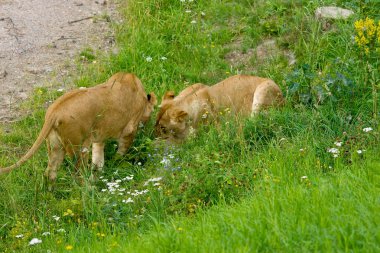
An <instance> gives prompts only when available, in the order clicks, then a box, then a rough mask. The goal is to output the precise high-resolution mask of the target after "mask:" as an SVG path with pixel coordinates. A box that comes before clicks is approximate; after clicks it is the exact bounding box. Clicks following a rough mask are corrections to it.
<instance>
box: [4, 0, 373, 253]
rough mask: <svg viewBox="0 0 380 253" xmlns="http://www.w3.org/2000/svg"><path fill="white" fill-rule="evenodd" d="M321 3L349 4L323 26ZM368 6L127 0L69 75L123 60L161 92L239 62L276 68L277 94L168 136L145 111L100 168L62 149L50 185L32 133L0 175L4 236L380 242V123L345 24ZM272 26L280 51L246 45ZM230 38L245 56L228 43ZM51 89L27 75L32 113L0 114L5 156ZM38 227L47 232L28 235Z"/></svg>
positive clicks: (7, 240)
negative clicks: (128, 139)
mask: <svg viewBox="0 0 380 253" xmlns="http://www.w3.org/2000/svg"><path fill="white" fill-rule="evenodd" d="M324 4H336V5H340V6H344V7H349V8H352V9H353V10H355V11H356V13H357V14H355V15H354V17H352V18H350V19H348V20H342V21H339V20H337V21H332V20H330V21H329V22H331V24H330V25H331V28H330V29H329V30H324V28H323V24H322V23H321V21H318V20H316V19H315V18H314V17H313V15H314V10H315V8H316V7H318V6H321V5H324ZM370 10H372V9H371V8H367V7H363V6H360V5H359V4H357V3H356V1H348V2H347V1H344V2H343V1H337V2H334V1H312V2H310V1H308V2H306V1H280V0H272V1H248V0H235V1H232V0H230V1H227V0H226V1H216V0H212V1H184V2H181V1H174V0H146V1H129V3H128V5H127V6H126V7H123V8H121V14H122V15H123V16H124V17H125V22H124V23H123V24H121V25H120V24H119V25H118V24H114V28H115V31H116V34H117V44H118V47H119V53H118V54H114V55H102V54H101V52H99V53H98V54H96V56H95V57H96V63H82V64H81V65H79V67H80V68H81V69H83V73H82V74H81V75H80V76H78V79H77V80H76V82H75V86H78V87H79V86H92V85H95V84H97V83H100V82H102V81H104V80H106V79H107V77H109V76H110V75H111V74H112V73H115V72H117V71H128V72H133V73H135V74H136V75H137V76H139V77H140V79H141V80H142V82H143V84H144V86H145V89H146V91H154V92H155V93H156V94H158V95H159V96H161V95H162V94H163V93H164V92H165V91H166V90H168V89H171V90H175V91H180V90H182V89H183V88H184V87H186V86H187V85H188V84H192V83H195V82H204V83H206V84H213V83H216V82H218V81H220V80H222V79H223V78H226V77H228V76H230V75H232V74H236V73H240V72H242V73H246V74H254V75H260V76H266V77H270V78H273V79H274V80H275V81H276V83H278V84H279V85H280V86H281V89H282V90H283V91H284V94H285V95H287V105H286V107H285V108H283V109H281V110H271V111H268V112H266V113H264V114H262V115H259V116H258V117H256V118H251V119H242V118H238V119H236V118H235V117H234V116H233V115H229V114H226V115H224V116H222V117H221V120H220V121H219V122H215V123H214V124H211V125H207V126H202V127H201V128H200V130H199V131H198V133H197V134H196V135H195V136H193V137H191V138H189V139H188V140H187V141H186V142H185V143H183V144H182V145H181V146H178V147H175V148H169V147H157V146H155V145H153V138H154V136H153V120H152V121H151V122H150V123H149V124H148V125H147V126H146V127H145V128H144V129H141V131H140V132H139V134H138V136H137V137H136V140H135V142H134V144H133V147H132V148H131V149H130V150H129V152H128V154H126V155H125V156H123V157H116V156H115V151H116V150H115V146H114V144H115V143H114V142H113V141H112V140H111V141H109V143H107V147H106V164H105V169H104V174H103V175H101V178H100V179H99V182H97V183H96V184H91V183H90V182H88V180H87V178H88V177H89V175H88V174H89V171H83V182H80V181H78V180H75V179H74V177H73V176H72V175H71V174H72V173H74V169H73V165H72V161H70V160H67V161H65V164H64V166H62V167H61V170H60V171H59V175H58V182H57V185H56V188H55V190H54V191H53V192H48V191H47V190H46V189H45V188H44V181H43V171H44V169H45V167H46V164H47V158H46V149H45V148H44V147H43V148H41V150H40V151H39V152H38V153H37V154H36V155H35V157H34V158H32V159H31V160H30V161H28V162H27V163H26V164H25V165H23V166H22V167H21V168H19V169H17V170H15V171H13V172H12V173H10V174H8V175H6V176H2V177H1V178H0V191H1V192H2V194H1V195H0V210H1V211H0V240H1V241H0V251H4V252H14V251H20V252H43V251H47V250H51V252H65V251H69V250H72V251H74V252H106V251H109V252H146V251H148V252H156V251H158V252H172V251H175V252H177V251H180V252H255V251H269V252H273V251H279V252H305V251H322V252H330V251H354V252H356V251H363V252H376V251H378V250H379V247H380V244H379V239H380V238H379V237H380V234H379V230H378V227H379V223H380V220H379V215H378V213H379V211H380V210H379V206H380V205H379V203H378V202H379V201H378V195H379V184H378V182H379V179H380V178H379V174H380V173H379V168H380V159H379V156H378V153H379V151H380V150H379V127H378V122H376V121H374V120H373V115H372V112H371V105H372V101H370V98H371V87H370V86H369V85H368V84H367V83H365V74H364V73H363V69H362V68H361V67H360V66H362V64H361V62H360V61H361V59H360V53H359V52H358V51H357V48H356V47H355V44H354V43H353V41H352V38H351V36H352V35H353V21H354V19H356V18H359V17H363V16H365V15H374V14H373V13H371V11H370ZM268 39H273V40H275V41H276V43H277V47H278V51H279V52H278V53H276V54H275V55H272V56H271V57H268V58H266V59H258V58H257V56H256V55H255V54H253V55H251V56H250V57H249V52H252V50H254V48H256V47H257V46H258V45H260V44H261V42H262V41H265V40H268ZM236 46H237V47H238V48H239V49H240V50H241V51H240V55H241V57H249V59H247V60H246V61H244V62H245V63H244V64H240V65H234V64H232V63H231V62H229V60H228V57H226V55H227V54H228V53H229V52H231V51H232V50H235V49H236ZM234 48H235V49H234ZM287 51H292V52H294V53H295V55H296V59H297V62H296V64H295V65H289V64H288V60H287V59H286V57H285V56H284V54H283V53H282V52H287ZM247 55H248V56H247ZM59 95H61V93H59V92H55V91H49V90H47V89H44V88H39V89H37V90H36V92H35V95H34V96H33V98H32V99H31V100H30V101H27V102H26V105H25V106H33V113H32V114H31V115H28V116H26V117H25V118H22V119H21V120H20V121H19V122H17V123H14V124H10V125H9V124H8V125H1V126H0V133H1V135H0V140H1V144H0V145H1V146H0V147H1V156H0V164H1V165H2V166H3V165H8V164H10V163H12V162H15V161H16V160H17V158H19V157H20V156H21V155H22V154H23V153H24V152H25V150H27V149H28V148H29V147H30V145H31V144H32V143H33V141H34V139H35V137H36V136H37V134H38V131H39V129H40V128H41V126H42V121H43V115H44V111H45V108H44V107H45V102H46V101H49V100H52V99H55V98H56V97H58V96H59ZM367 127H371V128H372V131H369V132H366V131H363V129H364V128H367ZM331 148H336V149H337V150H338V151H339V153H338V154H337V157H335V158H334V154H333V153H331V152H329V150H330V151H331ZM128 192H129V193H128ZM132 201H133V202H132ZM46 232H48V233H46ZM43 234H44V235H43ZM32 238H39V239H41V240H42V243H40V244H38V245H34V246H29V242H30V241H31V239H32Z"/></svg>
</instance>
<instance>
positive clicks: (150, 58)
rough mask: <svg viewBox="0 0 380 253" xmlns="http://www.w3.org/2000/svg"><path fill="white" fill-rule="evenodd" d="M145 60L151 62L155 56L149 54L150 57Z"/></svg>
mask: <svg viewBox="0 0 380 253" xmlns="http://www.w3.org/2000/svg"><path fill="white" fill-rule="evenodd" d="M145 60H146V61H147V62H151V61H152V60H153V58H152V57H150V56H148V57H146V58H145Z"/></svg>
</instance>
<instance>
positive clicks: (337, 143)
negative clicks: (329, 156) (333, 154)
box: [334, 141, 342, 147]
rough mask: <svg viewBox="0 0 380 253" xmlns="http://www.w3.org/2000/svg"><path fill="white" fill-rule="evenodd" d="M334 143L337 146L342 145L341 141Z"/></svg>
mask: <svg viewBox="0 0 380 253" xmlns="http://www.w3.org/2000/svg"><path fill="white" fill-rule="evenodd" d="M334 144H335V146H337V147H341V146H342V142H341V141H336V142H334Z"/></svg>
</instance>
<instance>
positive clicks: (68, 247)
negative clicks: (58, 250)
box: [65, 245, 74, 250]
mask: <svg viewBox="0 0 380 253" xmlns="http://www.w3.org/2000/svg"><path fill="white" fill-rule="evenodd" d="M73 248H74V247H73V246H72V245H67V246H66V247H65V249H66V250H72V249H73Z"/></svg>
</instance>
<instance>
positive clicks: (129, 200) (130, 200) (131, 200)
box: [121, 198, 134, 204]
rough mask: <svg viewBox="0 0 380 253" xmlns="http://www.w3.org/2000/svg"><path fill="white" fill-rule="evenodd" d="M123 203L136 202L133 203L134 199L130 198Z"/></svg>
mask: <svg viewBox="0 0 380 253" xmlns="http://www.w3.org/2000/svg"><path fill="white" fill-rule="evenodd" d="M121 202H123V203H126V204H127V203H133V202H134V201H133V199H131V198H128V199H123V200H122V201H121Z"/></svg>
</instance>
